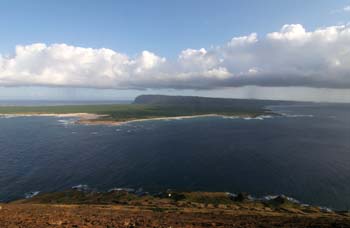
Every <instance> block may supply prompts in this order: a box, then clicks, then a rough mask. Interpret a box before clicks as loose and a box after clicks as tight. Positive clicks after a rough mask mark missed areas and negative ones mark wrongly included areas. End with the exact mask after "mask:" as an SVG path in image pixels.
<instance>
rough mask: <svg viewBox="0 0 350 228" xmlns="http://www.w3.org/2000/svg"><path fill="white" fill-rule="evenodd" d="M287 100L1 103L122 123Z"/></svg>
mask: <svg viewBox="0 0 350 228" xmlns="http://www.w3.org/2000/svg"><path fill="white" fill-rule="evenodd" d="M290 103H292V102H287V101H272V100H252V99H227V98H208V97H194V96H165V95H141V96H138V97H136V98H135V100H134V102H133V103H131V104H106V105H63V106H0V115H2V116H31V115H33V116H62V117H79V118H80V119H79V121H77V122H78V123H81V124H108V125H118V124H121V123H125V122H130V121H143V120H150V119H153V120H156V119H171V118H193V117H200V116H228V117H233V116H236V117H257V116H261V115H274V114H275V113H272V112H271V111H270V110H268V109H267V108H266V106H269V105H279V104H290Z"/></svg>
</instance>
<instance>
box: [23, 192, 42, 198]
mask: <svg viewBox="0 0 350 228" xmlns="http://www.w3.org/2000/svg"><path fill="white" fill-rule="evenodd" d="M39 193H40V191H34V192H27V193H25V194H24V197H25V198H26V199H30V198H33V197H34V196H36V195H38V194H39Z"/></svg>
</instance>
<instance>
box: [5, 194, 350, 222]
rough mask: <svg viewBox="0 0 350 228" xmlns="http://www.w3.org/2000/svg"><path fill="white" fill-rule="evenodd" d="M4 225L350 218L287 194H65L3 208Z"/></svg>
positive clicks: (280, 220)
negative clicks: (258, 196)
mask: <svg viewBox="0 0 350 228" xmlns="http://www.w3.org/2000/svg"><path fill="white" fill-rule="evenodd" d="M0 227H26V228H34V227H35V228H37V227H38V228H39V227H251V228H253V227H266V228H273V227H303V228H304V227H350V216H349V214H348V213H345V212H342V213H341V212H337V213H336V212H332V211H327V210H324V209H321V208H317V207H311V206H303V205H300V204H297V203H296V202H294V201H293V200H290V199H288V198H286V197H283V196H279V197H273V198H267V199H265V200H251V199H250V198H249V197H248V196H247V195H245V194H239V195H232V194H227V193H206V192H192V193H191V192H189V193H176V192H166V193H160V194H158V195H156V196H155V195H152V196H151V195H148V194H144V193H142V194H137V193H130V192H128V191H125V190H114V191H110V192H107V193H97V192H82V191H66V192H60V193H51V194H43V195H38V196H35V197H33V198H31V199H27V200H21V201H17V202H13V203H9V204H3V205H1V210H0Z"/></svg>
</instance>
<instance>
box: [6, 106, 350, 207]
mask: <svg viewBox="0 0 350 228" xmlns="http://www.w3.org/2000/svg"><path fill="white" fill-rule="evenodd" d="M270 108H272V109H273V110H275V111H276V112H280V113H283V115H282V116H280V117H266V118H257V119H249V118H248V119H241V118H221V117H205V118H194V119H182V120H160V121H145V122H134V123H129V124H125V125H121V126H113V127H112V126H85V125H75V124H72V122H73V121H74V119H72V118H58V117H15V118H0V199H1V200H4V201H5V200H12V199H16V198H22V197H24V196H25V194H26V193H28V192H34V191H41V192H45V191H58V190H63V189H67V188H70V187H72V186H74V185H78V184H87V185H89V186H91V187H93V188H97V189H99V190H108V189H110V188H113V187H132V188H139V187H142V188H143V189H144V190H148V191H159V190H164V189H168V188H172V189H178V190H205V191H230V192H241V191H244V192H249V193H251V194H253V195H256V196H260V195H266V194H285V195H288V196H291V197H294V198H296V199H298V200H300V201H302V202H304V203H309V204H316V205H322V206H328V207H331V208H336V209H349V208H350V105H346V104H310V105H290V106H275V107H270Z"/></svg>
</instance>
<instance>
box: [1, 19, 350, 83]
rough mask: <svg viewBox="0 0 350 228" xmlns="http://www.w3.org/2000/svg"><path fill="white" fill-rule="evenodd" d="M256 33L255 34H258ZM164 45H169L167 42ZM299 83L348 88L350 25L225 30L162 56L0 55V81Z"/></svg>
mask: <svg viewBox="0 0 350 228" xmlns="http://www.w3.org/2000/svg"><path fill="white" fill-rule="evenodd" d="M258 37H259V38H258ZM169 45H171V44H169ZM245 85H258V86H307V87H323V88H350V26H349V25H341V26H330V27H324V28H318V29H316V30H313V31H307V29H305V28H304V27H303V26H302V25H300V24H287V25H284V26H283V27H282V28H281V29H280V30H279V31H275V32H270V33H268V34H266V35H263V36H261V35H260V36H258V34H256V33H251V34H250V35H247V36H241V37H233V38H232V39H231V40H230V41H228V42H227V43H226V44H222V45H220V46H217V47H215V48H209V49H206V48H201V49H191V48H189V49H185V50H183V51H181V52H180V53H179V55H178V57H177V58H175V59H172V60H168V59H166V58H164V57H162V56H159V55H157V54H156V53H152V52H150V51H142V52H141V53H140V54H138V55H137V56H135V57H130V56H128V55H126V54H123V53H119V52H117V51H115V50H111V49H106V48H101V49H93V48H84V47H76V46H71V45H67V44H51V45H47V44H42V43H38V44H29V45H18V46H17V47H16V48H15V51H14V53H12V54H11V55H4V54H3V55H0V86H48V87H80V88H111V89H146V88H175V89H179V88H180V89H181V88H184V89H185V88H190V89H211V88H220V87H237V86H245Z"/></svg>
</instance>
